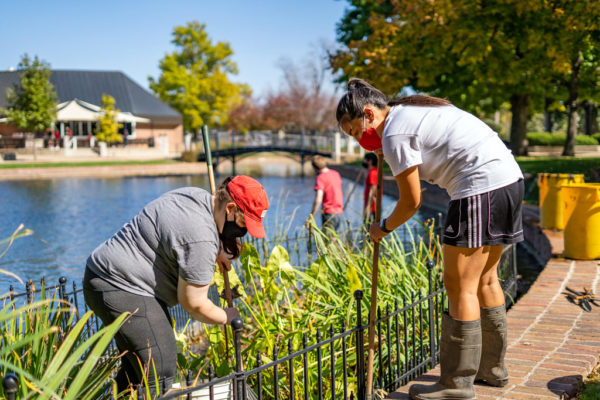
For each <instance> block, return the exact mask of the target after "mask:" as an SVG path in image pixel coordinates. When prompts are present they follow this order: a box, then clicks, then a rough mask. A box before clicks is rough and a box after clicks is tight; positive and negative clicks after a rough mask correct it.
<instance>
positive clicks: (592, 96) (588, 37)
mask: <svg viewBox="0 0 600 400" xmlns="http://www.w3.org/2000/svg"><path fill="white" fill-rule="evenodd" d="M549 23H551V24H552V25H551V26H552V29H549V30H548V33H547V36H546V40H547V41H548V42H549V44H548V46H549V51H551V52H552V55H553V57H552V61H553V64H554V65H553V67H554V69H555V70H556V71H557V72H559V73H560V75H559V77H558V79H557V80H558V81H559V82H560V84H561V86H562V87H564V88H566V92H567V95H568V97H567V99H566V102H565V105H566V109H567V135H566V140H565V144H564V148H563V155H565V156H573V155H575V136H576V135H577V132H578V119H579V117H578V110H579V107H580V104H581V98H583V99H585V100H588V101H593V100H597V99H598V98H599V95H598V89H599V88H600V86H599V84H598V81H599V80H600V3H598V2H596V1H576V2H572V1H569V0H557V1H553V2H552V3H551V15H550V18H549Z"/></svg>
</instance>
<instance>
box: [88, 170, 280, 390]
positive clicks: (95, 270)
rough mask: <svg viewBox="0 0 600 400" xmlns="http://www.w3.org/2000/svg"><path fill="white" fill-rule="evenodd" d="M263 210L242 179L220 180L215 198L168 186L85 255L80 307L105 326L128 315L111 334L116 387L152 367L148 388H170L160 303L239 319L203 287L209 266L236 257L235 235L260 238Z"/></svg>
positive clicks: (250, 182)
mask: <svg viewBox="0 0 600 400" xmlns="http://www.w3.org/2000/svg"><path fill="white" fill-rule="evenodd" d="M268 207H269V201H268V198H267V195H266V193H265V190H264V188H263V187H262V185H261V184H260V183H258V182H257V181H256V180H254V179H252V178H250V177H247V176H236V177H234V178H231V177H230V178H227V179H226V180H225V181H224V182H223V183H222V184H221V186H220V187H219V188H218V190H217V193H216V194H215V196H212V195H211V194H210V193H208V192H207V191H205V190H203V189H200V188H194V187H186V188H181V189H177V190H173V191H171V192H168V193H165V194H163V195H162V196H160V197H159V198H158V199H156V200H154V201H152V202H150V203H149V204H147V205H146V206H145V207H144V208H143V209H142V211H140V213H139V214H137V215H136V216H135V217H134V218H133V219H132V220H131V221H129V222H128V223H127V224H125V225H124V226H123V227H122V228H121V230H120V231H119V232H117V233H116V234H115V235H114V236H113V237H111V238H110V239H108V240H107V241H106V242H104V243H102V244H101V245H100V246H98V247H97V248H96V249H95V250H94V251H93V252H92V254H91V255H90V256H89V258H88V260H87V263H86V270H85V276H84V280H83V289H84V296H85V302H86V304H87V305H88V306H89V307H90V308H91V309H92V310H93V311H94V312H95V313H96V314H97V315H98V316H99V317H100V318H101V319H102V321H103V322H104V324H109V323H111V322H113V321H114V320H115V319H116V318H117V317H118V316H119V315H121V314H122V313H123V312H130V313H132V316H131V317H130V318H129V319H128V320H127V322H125V324H124V325H123V326H122V327H121V329H120V330H119V332H118V333H117V335H116V337H115V339H116V342H117V347H118V348H119V351H120V352H122V353H125V357H123V358H122V363H121V368H120V370H119V372H118V374H117V377H116V381H117V386H118V389H119V392H122V391H124V390H127V389H128V387H129V386H130V385H139V384H141V383H142V382H144V374H146V376H148V374H147V372H148V371H153V370H154V369H155V370H156V374H157V376H158V377H159V382H151V381H150V379H148V381H149V386H151V390H153V391H154V390H156V389H158V387H162V388H166V389H167V390H168V389H169V388H170V387H171V384H172V383H173V377H174V375H175V370H176V362H177V346H176V343H175V337H174V334H173V328H172V326H171V319H170V316H169V313H168V310H167V307H171V306H174V305H175V304H177V303H179V304H181V306H182V307H183V308H184V309H185V310H186V311H187V312H188V313H189V314H190V315H191V316H192V317H193V318H194V319H196V320H198V321H201V322H206V323H211V324H226V323H230V322H231V320H232V319H233V318H235V317H237V316H239V313H238V311H237V310H236V309H235V308H227V309H222V308H220V307H218V306H216V305H215V304H213V303H212V302H211V301H210V300H209V299H208V288H209V285H210V283H211V281H212V276H213V273H214V271H215V266H216V264H217V263H218V264H219V265H220V267H221V270H222V271H223V270H228V269H229V268H230V262H231V259H234V258H237V257H238V256H239V247H238V238H239V237H242V236H244V235H245V234H246V232H249V233H250V234H251V235H252V236H254V237H258V238H261V237H265V231H264V227H263V224H262V219H263V217H264V215H265V213H266V210H267V209H268ZM220 249H221V250H220ZM140 365H141V366H142V367H143V369H142V368H140ZM152 376H153V373H152V374H150V378H151V377H152ZM159 385H160V386H159Z"/></svg>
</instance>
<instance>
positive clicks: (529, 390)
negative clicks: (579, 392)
mask: <svg viewBox="0 0 600 400" xmlns="http://www.w3.org/2000/svg"><path fill="white" fill-rule="evenodd" d="M509 393H520V394H528V395H535V396H536V397H535V398H543V397H541V396H546V397H550V398H552V399H560V398H562V396H564V395H565V393H568V392H567V391H564V390H557V389H549V388H547V387H543V388H542V387H527V386H517V387H516V388H514V389H513V390H511V391H510V392H509ZM538 396H540V397H538Z"/></svg>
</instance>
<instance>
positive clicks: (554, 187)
mask: <svg viewBox="0 0 600 400" xmlns="http://www.w3.org/2000/svg"><path fill="white" fill-rule="evenodd" d="M579 183H583V175H582V174H577V175H574V174H546V173H541V174H538V181H537V184H538V186H539V188H540V225H541V226H542V228H546V229H559V230H563V229H564V228H565V223H564V217H563V204H562V199H561V189H562V187H563V186H565V185H571V184H579Z"/></svg>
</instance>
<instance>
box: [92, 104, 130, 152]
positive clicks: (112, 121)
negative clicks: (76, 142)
mask: <svg viewBox="0 0 600 400" xmlns="http://www.w3.org/2000/svg"><path fill="white" fill-rule="evenodd" d="M101 112H102V115H101V116H100V118H99V120H98V128H99V129H98V130H96V132H95V133H96V139H98V141H99V142H106V143H108V144H111V143H121V142H123V137H122V136H121V135H119V128H121V124H120V123H118V122H117V114H119V110H118V109H116V108H115V99H114V97H112V96H111V95H108V94H103V95H102V111H101Z"/></svg>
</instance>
